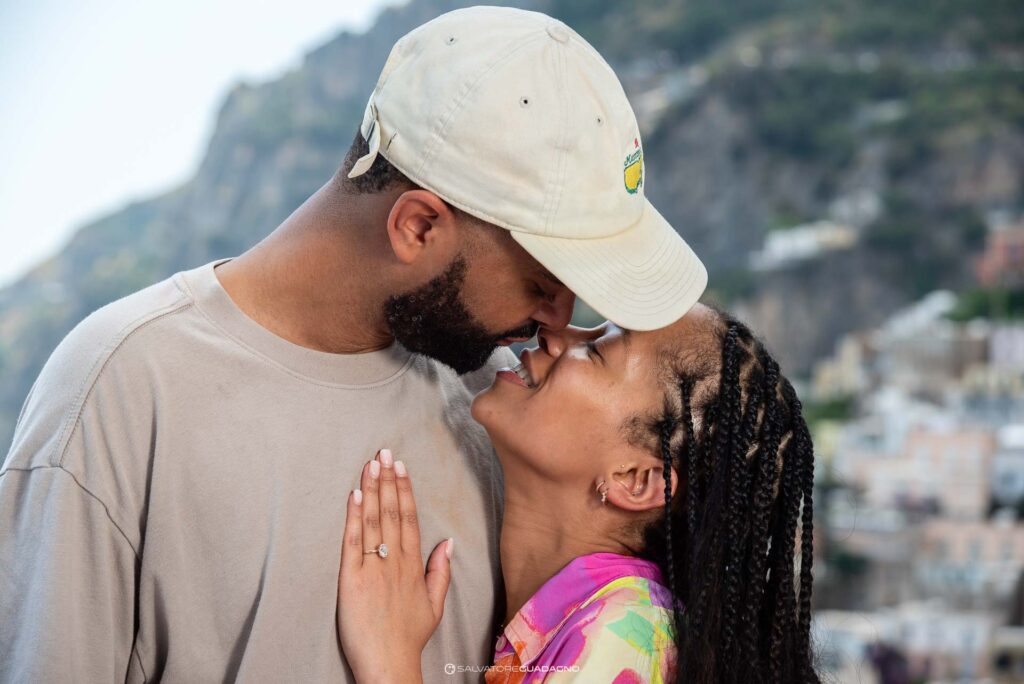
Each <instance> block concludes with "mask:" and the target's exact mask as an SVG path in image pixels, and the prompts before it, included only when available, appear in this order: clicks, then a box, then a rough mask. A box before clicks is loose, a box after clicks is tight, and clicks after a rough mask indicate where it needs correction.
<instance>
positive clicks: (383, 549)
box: [363, 544, 388, 558]
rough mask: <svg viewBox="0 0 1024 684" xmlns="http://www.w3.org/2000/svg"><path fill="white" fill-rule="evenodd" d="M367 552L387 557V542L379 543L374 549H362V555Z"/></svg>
mask: <svg viewBox="0 0 1024 684" xmlns="http://www.w3.org/2000/svg"><path fill="white" fill-rule="evenodd" d="M368 553H375V554H377V555H378V556H380V557H381V558H387V557H388V545H387V544H381V545H380V546H378V547H377V548H375V549H370V550H369V551H363V555H364V556H365V555H366V554H368Z"/></svg>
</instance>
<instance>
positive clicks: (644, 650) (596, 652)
mask: <svg viewBox="0 0 1024 684" xmlns="http://www.w3.org/2000/svg"><path fill="white" fill-rule="evenodd" d="M671 604H672V600H671V595H670V593H669V590H668V588H667V587H666V586H665V585H664V584H662V576H661V571H660V570H659V569H658V566H657V565H656V564H655V563H652V562H650V561H646V560H643V559H640V558H634V557H631V556H623V555H620V554H617V553H591V554H588V555H586V556H580V557H579V558H575V559H573V560H572V561H571V562H570V563H569V564H568V565H566V566H565V567H564V568H562V569H561V570H560V571H559V572H558V574H556V575H555V576H554V577H552V578H551V579H549V580H548V581H547V582H545V583H544V585H543V586H541V588H540V589H538V590H537V593H536V594H534V595H533V596H532V597H530V600H529V601H527V602H526V605H524V606H523V607H522V608H521V609H520V610H519V612H518V613H516V614H515V616H514V617H513V618H512V620H511V621H510V622H509V623H508V625H507V626H506V627H505V630H504V633H503V634H501V635H500V636H499V637H498V643H497V645H496V647H495V652H494V665H493V666H492V667H491V668H490V669H489V670H488V671H487V674H486V675H485V677H484V679H485V681H486V682H487V684H520V683H523V684H533V683H534V682H548V683H549V684H551V683H553V682H572V681H576V682H588V683H590V682H594V683H595V684H600V683H602V682H608V683H610V684H662V683H663V682H665V681H666V680H667V679H668V678H669V671H670V670H671V669H672V668H673V667H674V666H675V659H676V651H675V642H674V641H673V640H672V631H671V624H672V622H671V619H672V618H671V612H670V609H669V606H671Z"/></svg>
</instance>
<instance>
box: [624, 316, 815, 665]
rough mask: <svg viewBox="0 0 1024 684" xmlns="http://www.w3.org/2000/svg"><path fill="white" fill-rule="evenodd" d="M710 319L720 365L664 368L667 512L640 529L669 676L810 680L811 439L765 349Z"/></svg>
mask: <svg viewBox="0 0 1024 684" xmlns="http://www.w3.org/2000/svg"><path fill="white" fill-rule="evenodd" d="M717 315H718V318H719V320H720V322H721V324H722V325H721V327H720V331H719V332H718V337H719V339H720V341H721V359H720V363H704V364H689V366H690V367H689V368H688V369H685V370H681V371H680V370H678V369H677V368H676V366H675V365H673V370H672V372H671V374H670V375H671V378H672V384H673V388H672V391H671V392H669V393H668V394H667V396H666V404H665V410H664V413H663V414H662V415H660V416H659V417H657V418H656V419H655V420H653V421H649V423H648V428H647V429H649V430H652V431H653V432H654V433H655V434H656V435H657V438H658V444H659V447H660V450H661V454H662V458H663V459H664V462H665V472H666V473H667V474H668V476H667V477H666V482H665V514H664V515H663V516H659V519H658V520H657V522H655V523H653V524H651V525H650V526H649V527H647V528H646V529H645V530H644V548H643V550H642V551H641V553H640V555H641V556H643V557H646V558H648V559H650V560H653V561H655V562H657V563H658V564H659V566H660V567H661V569H662V572H663V574H664V576H665V578H666V580H667V583H668V586H669V588H670V589H671V591H672V594H673V597H674V598H675V600H676V602H677V604H676V610H675V612H674V620H675V623H674V625H673V627H674V632H675V642H676V645H677V647H678V651H677V653H678V667H677V673H676V681H679V682H683V681H684V680H685V681H686V682H688V683H701V682H709V683H710V682H715V683H719V682H744V683H746V682H786V683H787V684H789V683H791V682H818V681H819V680H818V677H817V674H816V673H815V671H814V668H813V666H812V654H811V647H810V622H811V586H812V576H811V564H812V560H813V543H812V536H813V529H814V528H813V505H812V488H813V484H814V451H813V446H812V444H811V438H810V434H809V432H808V430H807V424H806V423H805V422H804V419H803V416H802V413H801V404H800V400H799V399H798V398H797V396H796V392H795V391H794V390H793V386H792V385H791V384H790V383H789V381H788V380H786V378H784V377H783V376H782V375H781V374H780V373H779V366H778V364H777V363H776V362H775V360H774V359H773V358H772V357H771V356H770V355H769V354H768V352H767V351H766V350H765V348H764V345H763V344H762V343H761V342H760V341H759V340H758V339H757V338H755V337H754V335H753V334H752V333H751V332H750V330H749V329H748V328H747V327H746V326H745V325H743V324H742V323H740V322H739V321H737V320H736V319H735V318H733V317H731V316H730V315H728V314H725V313H721V312H718V314H717ZM693 366H697V368H696V370H695V369H694V367H693ZM672 466H675V468H676V472H678V473H679V476H680V478H681V482H680V483H679V486H678V487H677V495H676V496H675V498H674V499H673V498H672V497H671V496H670V493H671V473H672ZM798 525H799V528H800V530H799V534H800V565H799V568H800V570H799V582H797V578H796V576H795V558H794V556H795V548H796V539H797V527H798Z"/></svg>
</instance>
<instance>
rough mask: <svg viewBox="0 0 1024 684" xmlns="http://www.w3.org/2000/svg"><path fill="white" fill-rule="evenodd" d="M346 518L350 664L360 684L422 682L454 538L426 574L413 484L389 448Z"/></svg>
mask: <svg viewBox="0 0 1024 684" xmlns="http://www.w3.org/2000/svg"><path fill="white" fill-rule="evenodd" d="M347 515H348V517H347V519H346V521H345V539H344V541H343V543H342V548H341V572H340V574H339V576H338V636H339V638H340V640H341V648H342V651H343V652H344V654H345V658H346V659H347V660H348V664H349V666H350V667H351V668H352V672H353V673H354V674H355V676H356V680H357V681H359V682H402V683H403V684H404V683H406V682H418V681H421V680H422V676H423V674H422V670H421V668H420V658H421V656H422V653H423V648H424V646H426V645H427V641H428V640H429V639H430V635H431V634H433V633H434V630H435V629H437V625H438V623H440V622H441V615H442V614H443V613H444V598H445V595H446V594H447V593H448V584H449V581H450V579H451V554H452V543H453V540H452V539H448V540H446V541H443V542H441V543H440V544H438V545H437V546H436V547H435V548H434V551H433V553H431V554H430V559H429V560H428V561H427V569H426V573H425V574H424V571H423V560H422V556H421V554H420V528H419V520H418V518H417V516H416V503H415V501H414V500H413V496H412V482H411V481H410V480H409V476H408V473H407V472H406V469H405V465H404V464H403V463H402V462H401V461H393V459H392V455H391V452H390V451H389V450H388V449H382V450H381V451H380V452H378V454H377V459H375V460H373V461H370V462H369V463H367V464H366V465H364V466H363V474H362V478H361V481H360V489H357V490H355V491H354V492H352V493H351V494H350V495H349V498H348V514H347ZM382 543H383V544H384V545H386V547H387V556H386V557H384V558H382V557H381V556H380V555H378V553H377V549H378V547H379V546H380V545H381V544H382ZM367 551H373V553H366V552H367Z"/></svg>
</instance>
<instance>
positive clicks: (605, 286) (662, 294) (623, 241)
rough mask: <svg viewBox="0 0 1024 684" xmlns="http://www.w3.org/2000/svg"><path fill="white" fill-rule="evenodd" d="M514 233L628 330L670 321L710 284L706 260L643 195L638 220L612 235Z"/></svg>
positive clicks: (584, 297) (592, 303) (578, 293)
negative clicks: (571, 236)
mask: <svg viewBox="0 0 1024 684" xmlns="http://www.w3.org/2000/svg"><path fill="white" fill-rule="evenodd" d="M512 237H513V238H515V240H516V241H517V242H518V243H519V244H520V245H522V247H523V249H525V250H526V251H527V252H529V253H530V255H531V256H532V257H533V258H535V259H536V260H537V261H539V262H540V263H541V264H542V265H543V266H545V267H546V268H547V269H548V270H549V271H551V273H553V274H554V275H555V277H557V278H558V279H559V280H561V281H562V282H563V283H565V285H566V286H567V287H568V288H569V289H570V290H572V291H573V292H575V293H576V296H578V297H579V298H580V299H582V300H583V301H585V302H586V303H587V304H588V305H590V307H591V308H593V309H594V310H595V311H597V312H598V313H599V314H601V315H602V316H604V317H605V318H607V319H608V320H610V321H612V322H613V323H615V324H616V325H618V326H620V327H622V328H626V329H629V330H657V329H658V328H663V327H665V326H667V325H671V324H672V323H674V322H676V321H677V320H679V319H680V318H682V317H683V316H684V315H685V314H686V312H687V311H689V310H690V309H691V308H692V307H693V305H694V304H696V303H697V300H698V299H700V296H701V295H702V294H703V293H704V289H705V288H706V287H707V284H708V272H707V269H706V268H705V267H704V264H703V263H701V260H700V259H699V258H697V255H696V254H695V253H694V252H693V250H692V249H690V246H689V245H688V244H686V241H685V240H683V238H682V237H680V235H679V234H678V233H677V232H676V231H675V230H674V229H673V228H672V226H671V225H669V223H668V221H666V220H665V219H664V217H662V215H661V214H660V213H658V210H657V209H655V208H654V205H653V204H651V203H650V201H649V200H647V199H646V198H644V211H643V215H642V216H641V218H640V220H639V221H637V222H636V224H634V225H633V226H631V227H630V228H628V229H626V230H624V231H622V232H621V233H617V234H615V235H612V236H611V237H606V238H594V239H569V238H558V237H549V236H540V235H534V234H532V233H525V232H521V231H515V230H513V231H512Z"/></svg>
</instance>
